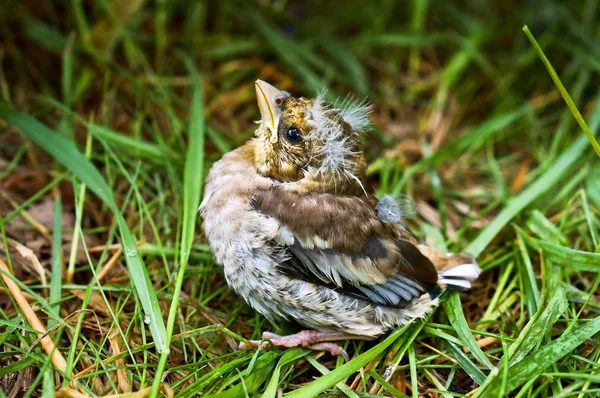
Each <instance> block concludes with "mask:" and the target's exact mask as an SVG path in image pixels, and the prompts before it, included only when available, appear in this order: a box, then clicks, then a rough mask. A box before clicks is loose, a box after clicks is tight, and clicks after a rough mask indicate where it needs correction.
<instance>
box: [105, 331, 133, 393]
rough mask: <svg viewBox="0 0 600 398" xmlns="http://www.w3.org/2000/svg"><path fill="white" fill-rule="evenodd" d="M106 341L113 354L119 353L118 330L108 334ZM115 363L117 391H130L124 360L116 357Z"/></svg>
mask: <svg viewBox="0 0 600 398" xmlns="http://www.w3.org/2000/svg"><path fill="white" fill-rule="evenodd" d="M108 342H109V343H110V349H111V350H112V353H113V355H119V354H120V353H121V347H120V346H119V332H118V331H117V330H115V331H114V332H113V333H111V334H110V336H108ZM115 363H116V365H117V388H118V389H119V392H122V393H129V392H131V391H132V388H131V383H130V382H129V379H128V378H127V372H125V360H124V359H123V358H120V359H117V361H116V362H115Z"/></svg>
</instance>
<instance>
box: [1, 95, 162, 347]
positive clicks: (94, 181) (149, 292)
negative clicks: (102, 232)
mask: <svg viewBox="0 0 600 398" xmlns="http://www.w3.org/2000/svg"><path fill="white" fill-rule="evenodd" d="M0 117H2V118H3V119H5V120H6V121H8V122H9V123H11V124H12V125H14V126H15V127H17V128H19V130H21V131H22V132H23V134H25V135H26V136H27V137H28V138H29V139H30V140H32V141H33V142H35V143H36V144H37V145H38V146H39V147H40V148H42V149H43V150H44V151H46V152H48V153H49V154H50V155H51V156H52V157H54V159H56V160H57V161H58V162H60V163H61V164H62V165H63V166H65V167H66V168H67V169H69V170H70V171H71V172H72V173H73V174H74V175H75V176H77V178H79V179H80V180H81V181H82V182H83V183H85V184H86V185H87V187H88V188H89V189H90V190H92V191H93V192H94V193H95V194H96V195H97V196H98V197H99V198H100V199H102V201H103V202H104V203H106V205H107V206H108V207H109V208H110V209H111V210H112V212H113V214H114V215H115V218H116V220H117V225H118V227H119V230H120V231H121V240H122V244H123V251H124V252H125V259H126V262H127V266H128V269H129V274H130V279H131V282H132V283H133V285H134V287H135V290H136V293H137V296H138V298H139V299H140V302H141V304H142V308H143V309H144V314H145V318H144V320H145V321H146V324H147V325H148V326H149V328H150V332H151V333H152V338H153V339H154V342H155V344H156V349H157V350H158V351H159V352H164V351H166V350H168V346H167V345H166V330H165V323H164V321H163V318H162V314H161V311H160V307H159V305H158V299H157V297H156V292H155V291H154V287H153V286H152V283H151V282H150V277H149V275H148V271H147V270H146V267H145V265H144V262H143V261H142V258H141V256H140V253H139V250H138V249H137V247H136V240H135V238H134V236H133V234H132V233H131V231H130V230H129V227H128V226H127V223H126V222H125V219H124V218H123V215H122V214H121V211H120V210H119V207H118V206H117V204H116V202H115V200H114V198H113V196H112V193H111V191H110V188H109V187H108V185H107V184H106V181H105V180H104V178H103V177H102V174H100V172H99V171H98V169H96V167H95V166H94V165H93V164H92V163H91V162H90V161H89V160H88V159H87V158H86V157H85V156H84V155H83V154H82V153H81V152H80V151H79V150H78V149H77V147H76V146H75V145H74V144H73V142H71V141H69V140H67V139H65V138H63V137H61V136H60V135H58V134H57V133H56V132H54V131H53V130H51V129H50V128H48V127H47V126H46V125H44V124H42V123H40V122H39V121H38V120H37V119H35V118H34V117H32V116H29V115H28V114H26V113H23V112H20V111H17V110H15V109H12V108H11V107H10V106H8V105H6V104H0Z"/></svg>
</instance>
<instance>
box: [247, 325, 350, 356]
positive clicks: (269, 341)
mask: <svg viewBox="0 0 600 398" xmlns="http://www.w3.org/2000/svg"><path fill="white" fill-rule="evenodd" d="M352 337H354V336H348V335H345V334H343V333H336V332H319V331H318V330H303V331H301V332H298V333H295V334H290V335H288V336H280V335H278V334H275V333H270V332H264V333H263V335H262V338H263V339H262V340H249V342H250V344H245V343H241V344H240V348H241V349H244V348H249V347H250V346H253V347H258V348H259V349H261V350H263V349H265V348H268V347H269V346H270V345H274V346H277V347H286V348H292V347H303V348H308V349H310V350H315V351H327V352H329V353H330V354H331V355H333V356H338V355H341V356H342V357H344V359H345V360H346V361H349V360H350V357H349V356H348V353H346V350H344V349H343V348H342V347H341V346H340V345H338V344H336V343H332V341H336V340H345V339H347V338H352Z"/></svg>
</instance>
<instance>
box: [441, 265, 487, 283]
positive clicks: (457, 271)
mask: <svg viewBox="0 0 600 398" xmlns="http://www.w3.org/2000/svg"><path fill="white" fill-rule="evenodd" d="M479 274H481V268H479V265H477V264H475V263H473V264H461V265H457V266H455V267H452V268H449V269H445V270H443V271H440V272H439V274H438V276H439V279H438V284H439V285H440V286H442V287H444V288H446V289H453V290H468V289H470V288H471V282H473V281H474V280H475V279H477V278H478V277H479Z"/></svg>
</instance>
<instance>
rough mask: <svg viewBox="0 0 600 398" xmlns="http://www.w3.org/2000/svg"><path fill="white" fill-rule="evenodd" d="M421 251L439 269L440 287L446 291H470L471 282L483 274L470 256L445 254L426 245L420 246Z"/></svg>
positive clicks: (465, 254)
mask: <svg viewBox="0 0 600 398" xmlns="http://www.w3.org/2000/svg"><path fill="white" fill-rule="evenodd" d="M419 249H420V250H421V252H422V253H423V254H424V255H425V256H427V257H428V258H429V259H430V260H431V262H432V263H433V265H434V266H435V268H436V269H437V271H438V285H440V286H441V287H442V288H444V289H452V290H460V291H465V290H469V289H470V288H471V282H473V281H474V280H475V279H477V278H478V277H479V275H480V274H481V268H479V265H478V264H477V261H475V258H474V257H473V256H471V255H470V254H467V253H455V254H453V253H448V254H444V253H442V252H440V251H438V250H436V249H433V248H431V247H429V246H425V245H420V246H419Z"/></svg>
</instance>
